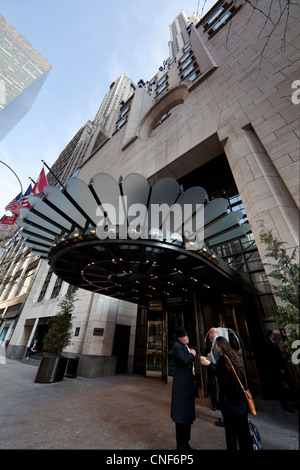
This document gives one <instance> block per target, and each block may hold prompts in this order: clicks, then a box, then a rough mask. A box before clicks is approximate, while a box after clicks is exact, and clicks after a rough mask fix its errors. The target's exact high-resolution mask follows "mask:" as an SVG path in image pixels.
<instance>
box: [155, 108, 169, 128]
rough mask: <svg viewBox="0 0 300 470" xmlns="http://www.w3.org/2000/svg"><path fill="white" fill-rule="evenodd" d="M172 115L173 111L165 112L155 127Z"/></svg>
mask: <svg viewBox="0 0 300 470" xmlns="http://www.w3.org/2000/svg"><path fill="white" fill-rule="evenodd" d="M170 116H171V113H170V111H167V112H166V113H164V115H163V116H162V117H161V118H160V119H159V121H157V123H156V124H155V126H154V128H153V129H155V128H156V127H158V126H159V125H160V124H162V123H163V122H164V121H165V120H166V119H168V117H170Z"/></svg>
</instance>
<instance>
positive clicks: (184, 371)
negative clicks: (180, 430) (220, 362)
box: [171, 341, 195, 424]
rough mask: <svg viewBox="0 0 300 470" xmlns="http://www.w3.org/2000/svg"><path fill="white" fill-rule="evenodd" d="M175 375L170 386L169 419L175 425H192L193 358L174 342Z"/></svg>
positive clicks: (193, 414) (193, 401) (178, 342)
mask: <svg viewBox="0 0 300 470" xmlns="http://www.w3.org/2000/svg"><path fill="white" fill-rule="evenodd" d="M172 353H173V358H174V362H175V374H174V377H173V384H172V403H171V418H172V420H173V421H175V423H181V424H192V423H193V421H194V419H195V398H194V375H193V362H194V360H195V356H194V355H193V354H192V353H190V352H189V351H188V348H187V347H186V346H185V345H184V344H182V343H180V341H176V342H175V343H174V346H173V350H172Z"/></svg>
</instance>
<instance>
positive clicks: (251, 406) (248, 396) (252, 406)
mask: <svg viewBox="0 0 300 470" xmlns="http://www.w3.org/2000/svg"><path fill="white" fill-rule="evenodd" d="M224 356H225V357H226V358H227V359H228V362H229V364H230V365H231V367H232V370H233V372H234V373H235V376H236V378H237V379H238V381H239V384H240V386H241V387H242V390H243V392H244V394H245V396H246V399H247V402H248V406H249V409H250V411H251V413H252V414H253V415H254V416H256V408H255V403H254V400H253V398H252V395H251V392H250V390H249V389H247V390H245V388H244V387H243V384H242V382H241V381H240V379H239V377H238V375H237V373H236V371H235V368H234V367H233V365H232V362H231V360H230V359H229V357H228V356H226V354H224Z"/></svg>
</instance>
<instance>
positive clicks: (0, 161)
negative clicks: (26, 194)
mask: <svg viewBox="0 0 300 470" xmlns="http://www.w3.org/2000/svg"><path fill="white" fill-rule="evenodd" d="M0 163H3V165H5V166H7V168H8V169H9V170H10V171H12V172H13V174H14V175H15V177H16V178H17V179H18V181H19V183H20V186H21V194H22V195H23V186H22V183H21V181H20V179H19V177H18V175H17V174H16V173H15V172H14V170H13V169H12V168H10V166H8V165H7V163H4V162H2V160H0Z"/></svg>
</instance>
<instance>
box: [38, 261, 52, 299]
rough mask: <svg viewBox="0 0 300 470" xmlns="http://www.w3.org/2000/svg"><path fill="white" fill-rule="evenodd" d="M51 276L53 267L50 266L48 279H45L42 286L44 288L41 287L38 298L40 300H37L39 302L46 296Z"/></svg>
mask: <svg viewBox="0 0 300 470" xmlns="http://www.w3.org/2000/svg"><path fill="white" fill-rule="evenodd" d="M51 276H52V268H51V267H50V268H49V271H48V274H47V276H46V279H45V281H44V284H43V287H42V289H41V292H40V295H39V298H38V300H37V301H38V302H41V301H42V300H43V298H44V297H45V294H46V290H47V287H48V285H49V282H50V279H51Z"/></svg>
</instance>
